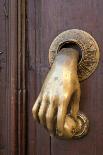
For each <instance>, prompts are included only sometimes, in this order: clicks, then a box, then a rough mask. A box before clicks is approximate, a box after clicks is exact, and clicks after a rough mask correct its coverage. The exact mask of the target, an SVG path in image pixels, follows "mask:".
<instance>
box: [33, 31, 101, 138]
mask: <svg viewBox="0 0 103 155" xmlns="http://www.w3.org/2000/svg"><path fill="white" fill-rule="evenodd" d="M83 35H86V37H87V39H89V40H90V42H91V43H93V47H92V46H89V45H90V42H89V41H86V38H85V37H84V36H83ZM63 36H64V37H63ZM83 37H84V38H83ZM63 38H64V39H63ZM70 41H71V42H75V43H76V44H78V45H79V46H80V47H81V48H82V46H83V47H85V48H87V46H88V47H89V50H88V51H89V52H90V50H91V47H92V48H94V49H93V50H94V51H95V52H96V53H98V46H97V44H96V42H95V41H94V39H93V38H92V37H91V36H90V35H89V34H88V33H86V32H84V31H81V30H69V31H65V32H63V33H61V34H60V35H59V36H58V37H57V38H56V39H55V40H54V42H53V44H52V45H51V47H50V51H51V53H50V54H51V55H50V56H49V57H50V59H51V60H53V64H52V66H51V69H50V71H49V72H48V75H47V77H46V79H45V81H44V84H43V87H42V89H41V92H40V94H39V96H38V98H37V100H36V102H35V104H34V106H33V109H32V112H33V116H34V118H35V119H36V120H38V121H39V122H40V123H41V124H42V125H43V126H44V127H45V128H47V130H48V131H49V132H50V134H53V135H56V136H59V137H65V138H72V137H74V138H78V137H82V136H83V135H85V134H86V133H87V131H88V125H89V121H88V119H87V117H86V116H85V115H84V114H83V113H80V112H79V102H80V94H81V91H80V83H79V81H80V80H83V78H84V79H86V78H87V77H88V76H90V74H91V73H92V72H93V71H94V69H95V67H96V65H97V62H98V59H99V54H98V55H97V56H96V57H94V58H95V59H96V61H97V62H96V63H95V64H93V63H92V65H94V68H92V69H91V71H90V72H89V73H88V72H86V70H85V72H84V70H83V66H81V65H84V64H83V63H84V62H85V61H84V60H86V59H87V60H88V61H89V58H90V54H88V52H87V51H86V49H84V50H83V49H82V50H83V52H84V53H83V55H82V58H81V61H80V63H79V67H78V62H79V51H78V50H76V49H75V48H71V47H68V48H64V47H63V48H61V45H63V43H65V42H70ZM80 41H81V42H82V43H84V42H86V43H84V44H83V45H82V44H81V43H80ZM87 43H88V44H87ZM91 53H93V52H91ZM86 54H87V57H86ZM91 56H92V57H93V56H94V55H93V54H91ZM54 57H55V58H54ZM86 65H87V66H86ZM85 66H86V67H87V68H89V69H90V65H88V64H85ZM80 67H81V68H80ZM78 68H79V69H78Z"/></svg>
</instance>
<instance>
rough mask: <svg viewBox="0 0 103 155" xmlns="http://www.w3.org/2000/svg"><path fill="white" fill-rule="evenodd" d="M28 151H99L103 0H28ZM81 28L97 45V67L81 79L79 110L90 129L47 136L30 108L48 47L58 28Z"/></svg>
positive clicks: (70, 154)
mask: <svg viewBox="0 0 103 155" xmlns="http://www.w3.org/2000/svg"><path fill="white" fill-rule="evenodd" d="M27 2H28V3H27V22H28V23H27V28H28V34H27V35H28V36H27V43H28V45H27V47H28V48H27V53H28V68H27V69H28V72H27V73H28V77H27V85H28V113H27V118H28V135H27V136H28V145H27V146H28V154H34V155H36V154H38V155H44V154H46V155H50V154H52V155H57V154H59V155H63V154H65V155H92V154H94V155H98V154H103V153H102V152H103V148H102V141H103V121H102V112H103V104H102V101H103V95H102V94H103V93H102V89H103V80H102V79H103V77H102V75H103V44H102V39H103V28H102V27H103V20H102V18H103V7H102V6H103V1H102V0H98V1H97V0H89V1H86V0H84V1H82V0H78V1H75V0H70V1H67V0H64V1H62V0H49V1H48V0H44V1H43V0H40V1H38V0H35V1H32V0H28V1H27ZM73 28H77V29H82V30H84V31H87V32H89V33H90V34H91V35H93V37H94V38H95V39H96V41H97V43H98V45H99V48H100V62H99V66H98V69H97V70H96V71H95V73H94V74H93V75H92V76H91V77H89V78H88V79H87V80H85V81H83V82H82V83H81V92H82V94H81V101H80V110H81V111H83V112H84V113H86V114H87V116H88V117H89V120H90V130H89V133H88V135H87V136H86V137H84V138H82V139H79V140H69V141H65V140H60V139H56V138H50V137H49V134H48V133H47V132H46V131H45V130H44V129H43V127H42V126H40V125H38V124H37V123H35V122H34V121H33V117H32V113H31V109H32V106H33V104H34V101H35V100H36V97H37V96H38V93H39V91H40V88H41V86H42V83H43V80H44V78H45V76H46V73H47V71H48V69H49V64H48V49H49V46H50V44H51V42H52V40H53V39H54V37H56V36H57V35H58V34H59V33H60V32H62V31H64V30H67V29H73Z"/></svg>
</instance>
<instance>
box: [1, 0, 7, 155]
mask: <svg viewBox="0 0 103 155" xmlns="http://www.w3.org/2000/svg"><path fill="white" fill-rule="evenodd" d="M7 3H8V2H7V1H5V3H4V2H3V1H0V52H1V53H2V54H0V154H1V155H4V154H5V153H7V140H8V139H7V127H8V118H7V115H8V113H7V109H8V105H7V98H6V88H7V72H6V71H7V52H8V48H7V16H6V12H5V11H6V10H5V11H4V7H5V9H6V6H7Z"/></svg>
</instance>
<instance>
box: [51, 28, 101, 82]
mask: <svg viewBox="0 0 103 155" xmlns="http://www.w3.org/2000/svg"><path fill="white" fill-rule="evenodd" d="M65 43H75V44H76V45H78V46H79V47H80V49H81V51H82V58H81V60H80V61H79V63H78V77H79V81H82V80H85V79H87V78H88V77H89V76H90V75H91V74H92V73H93V72H94V70H95V69H96V67H97V65H98V62H99V48H98V45H97V43H96V41H95V40H94V38H93V37H92V36H91V35H90V34H89V33H87V32H85V31H82V30H78V29H71V30H67V31H64V32H62V33H60V34H59V35H58V36H57V37H56V38H55V39H54V40H53V42H52V44H51V46H50V48H49V63H50V65H52V63H53V61H54V59H55V57H56V55H57V54H58V52H59V51H60V48H61V47H62V45H64V44H65Z"/></svg>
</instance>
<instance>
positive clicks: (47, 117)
mask: <svg viewBox="0 0 103 155" xmlns="http://www.w3.org/2000/svg"><path fill="white" fill-rule="evenodd" d="M46 120H47V121H49V122H51V120H52V117H51V116H50V115H49V114H48V113H47V114H46Z"/></svg>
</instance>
